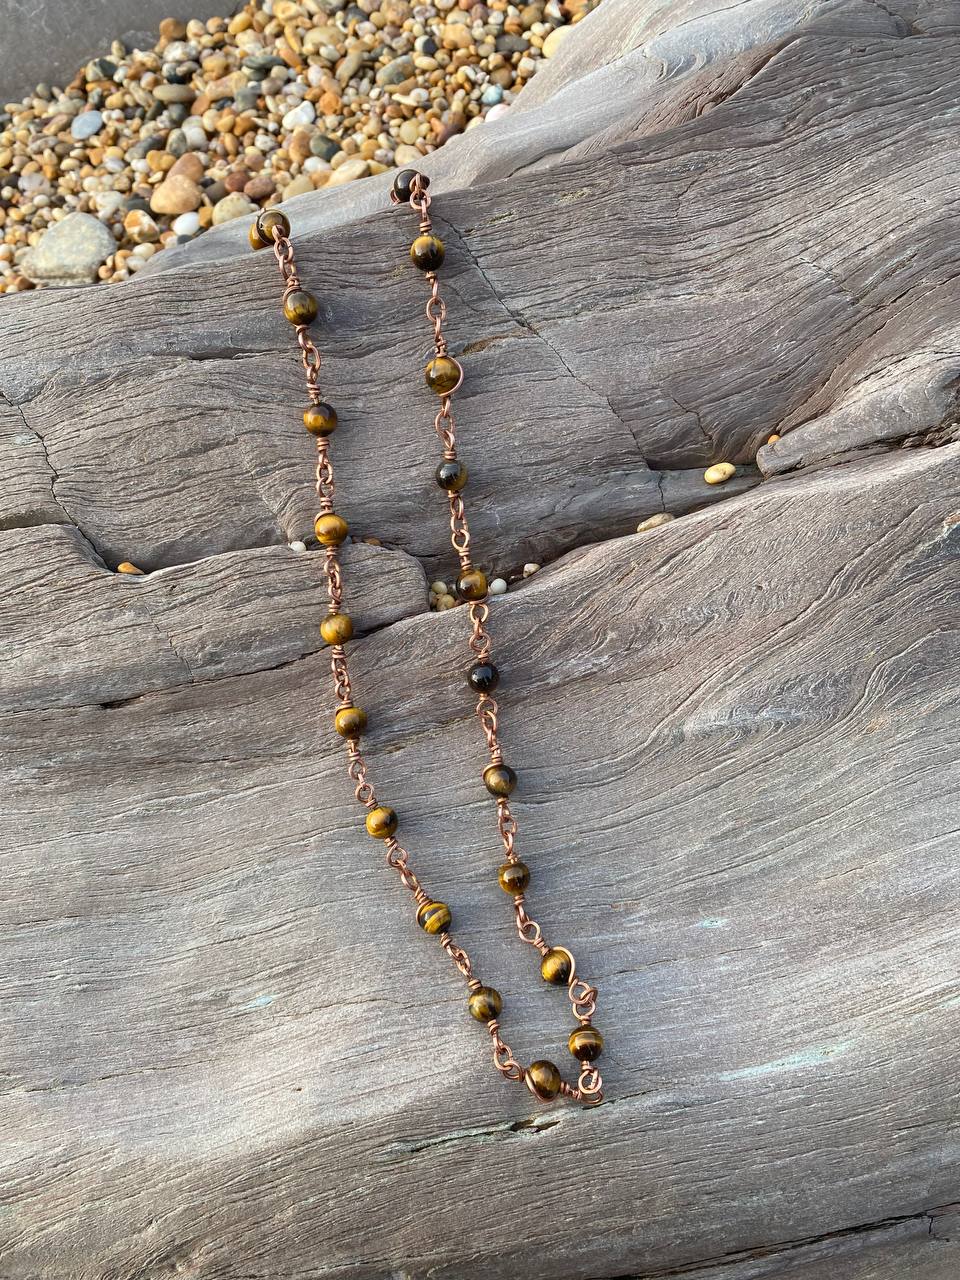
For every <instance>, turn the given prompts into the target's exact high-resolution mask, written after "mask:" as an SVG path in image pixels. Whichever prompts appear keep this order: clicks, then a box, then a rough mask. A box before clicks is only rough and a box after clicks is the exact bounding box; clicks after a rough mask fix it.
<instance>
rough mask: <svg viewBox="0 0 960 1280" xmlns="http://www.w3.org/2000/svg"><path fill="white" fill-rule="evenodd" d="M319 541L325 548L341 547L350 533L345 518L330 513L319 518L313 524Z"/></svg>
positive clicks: (332, 512)
mask: <svg viewBox="0 0 960 1280" xmlns="http://www.w3.org/2000/svg"><path fill="white" fill-rule="evenodd" d="M313 528H314V532H315V533H316V535H317V541H318V542H319V543H322V545H323V546H325V547H339V545H340V543H341V542H342V541H343V540H344V538H345V537H346V536H347V534H348V533H349V531H350V529H349V526H348V524H347V522H346V520H344V518H343V516H338V515H337V514H336V512H334V511H329V512H327V514H326V515H320V516H317V518H316V520H315V521H314V524H313Z"/></svg>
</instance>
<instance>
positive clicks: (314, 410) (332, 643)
mask: <svg viewBox="0 0 960 1280" xmlns="http://www.w3.org/2000/svg"><path fill="white" fill-rule="evenodd" d="M428 183H429V180H428V179H427V178H426V177H424V176H423V175H422V174H419V173H416V172H415V171H413V170H404V171H403V172H401V173H400V174H398V175H397V178H396V180H395V182H394V189H393V193H392V195H391V199H392V201H393V203H394V204H398V205H399V204H409V205H410V207H411V208H412V209H413V211H414V212H415V213H416V214H417V215H418V216H419V235H418V236H417V238H416V239H415V240H414V242H413V244H412V245H411V248H410V256H411V258H412V260H413V262H414V264H415V265H416V266H418V267H419V268H420V269H421V270H422V271H423V272H424V274H425V278H426V280H427V282H428V283H429V285H430V297H429V299H428V301H427V304H426V308H425V310H426V315H427V319H428V320H429V321H430V322H431V324H432V327H433V339H434V356H433V358H432V359H431V360H430V362H429V363H428V365H427V367H426V381H427V385H428V386H429V387H430V388H431V389H432V390H433V391H434V392H435V393H436V394H437V395H438V396H439V398H440V408H439V409H438V411H437V414H436V417H435V419H434V427H435V429H436V432H437V436H438V437H439V440H440V443H441V445H442V446H443V450H442V458H441V462H440V464H439V466H438V467H437V470H436V480H437V484H438V485H439V486H440V488H441V489H442V490H443V491H445V493H446V496H447V499H448V504H449V511H450V541H451V543H452V545H453V549H454V551H455V553H456V555H457V558H458V560H459V564H460V573H459V575H458V578H457V590H458V594H459V595H460V597H461V598H462V599H463V600H464V601H465V602H467V604H468V606H469V616H470V620H471V635H470V638H469V641H468V644H469V648H470V651H471V658H472V663H471V666H470V668H469V671H468V673H467V681H468V684H469V685H470V687H471V688H472V689H473V690H474V692H475V693H477V695H478V696H477V704H476V715H477V718H478V720H479V722H480V727H481V729H482V731H483V735H484V738H485V739H486V744H487V750H488V753H489V757H490V763H489V765H488V766H487V768H486V769H485V770H484V771H483V781H484V785H485V787H486V789H487V791H488V792H489V793H490V794H491V796H492V797H493V799H494V800H495V802H496V808H497V829H498V831H499V834H500V839H501V842H502V844H503V848H504V854H505V858H506V860H505V862H504V863H503V864H502V866H501V867H500V869H499V873H498V878H499V883H500V886H501V888H502V889H503V890H504V891H505V892H506V893H507V894H509V895H510V897H511V898H512V900H513V911H514V918H515V923H516V928H517V933H518V934H519V936H520V938H521V939H522V940H523V941H524V942H526V943H529V944H530V945H531V946H532V947H534V948H535V949H536V951H537V952H538V953H539V955H540V973H541V976H542V977H543V978H544V980H545V981H546V982H549V983H551V984H553V985H557V986H566V988H567V994H568V996H569V999H570V1003H571V1005H572V1008H573V1014H574V1017H575V1019H576V1022H577V1026H576V1027H575V1028H574V1030H573V1031H572V1032H571V1034H570V1037H569V1041H568V1048H569V1050H570V1052H571V1053H572V1054H573V1056H574V1058H576V1060H577V1062H578V1063H579V1066H580V1072H579V1076H578V1079H577V1084H576V1085H575V1086H574V1085H571V1084H568V1083H567V1082H566V1081H565V1080H564V1079H563V1078H562V1076H561V1074H560V1071H559V1069H558V1068H557V1067H556V1066H555V1065H554V1063H552V1062H548V1061H546V1060H544V1059H540V1060H538V1061H536V1062H532V1063H530V1065H529V1066H528V1067H523V1066H521V1064H520V1063H519V1062H518V1061H517V1060H516V1058H514V1056H513V1053H512V1051H511V1049H510V1046H509V1045H508V1044H507V1043H506V1042H505V1041H504V1039H503V1038H502V1036H501V1034H500V1021H499V1019H500V1013H501V1009H502V1004H503V1002H502V998H501V996H500V993H499V992H498V991H497V990H495V988H493V987H488V986H485V985H484V984H483V983H482V982H481V981H480V979H479V978H478V977H477V976H476V975H475V973H474V970H473V965H472V962H471V960H470V957H469V955H468V954H467V952H466V951H465V950H464V948H463V947H460V946H458V945H457V944H456V943H455V942H454V940H453V934H452V932H451V928H450V926H451V921H452V915H451V911H450V908H449V907H448V906H447V905H446V903H443V902H438V901H436V900H435V899H433V898H431V897H430V895H429V894H428V893H427V892H426V890H425V889H424V887H423V885H422V884H421V882H420V879H419V878H418V876H417V874H416V872H415V871H414V870H413V868H412V866H411V865H410V855H409V853H408V852H407V850H406V849H405V848H404V847H403V846H402V845H401V844H400V842H399V841H398V840H397V838H396V835H395V832H396V830H397V827H398V825H399V820H398V818H397V815H396V813H395V812H394V810H393V809H392V808H390V807H388V806H386V805H383V804H381V803H380V802H379V801H378V799H377V796H376V792H375V790H374V787H373V784H372V783H371V782H370V781H369V779H368V776H367V765H366V762H365V760H364V757H363V753H362V752H361V749H360V739H361V736H362V734H363V732H364V731H365V729H366V727H367V717H366V714H365V712H364V711H363V710H362V708H360V707H358V706H357V705H356V704H355V703H354V701H353V689H352V685H351V681H350V672H349V668H348V665H347V655H346V650H345V648H344V645H345V644H346V642H347V641H349V640H350V639H351V638H352V636H353V622H352V620H351V618H350V616H349V614H348V613H346V612H345V611H344V608H343V575H342V572H341V566H340V558H339V551H338V548H339V547H340V545H341V544H342V543H343V541H344V539H345V538H346V536H347V533H348V528H347V522H346V521H345V520H344V519H343V517H342V516H339V515H337V513H336V512H335V511H334V506H333V499H334V492H335V482H334V471H333V462H332V460H331V458H330V436H331V434H332V433H333V431H334V430H335V429H336V426H337V414H336V411H335V409H333V408H332V406H330V405H329V404H326V403H325V402H324V401H323V399H322V398H321V394H320V391H319V388H318V386H317V383H318V379H319V374H320V367H321V363H322V361H321V356H320V352H319V350H318V348H317V346H316V344H315V343H314V341H313V339H312V337H311V336H310V329H309V326H310V323H311V321H313V320H314V319H315V317H316V314H317V301H316V299H315V298H314V296H313V295H312V294H310V293H308V292H306V290H304V289H303V286H302V285H301V282H300V278H299V275H298V273H297V267H296V259H295V256H294V249H293V244H292V242H291V239H290V224H289V222H288V220H287V218H286V217H285V215H284V214H282V213H281V212H280V211H279V210H277V209H270V210H267V211H266V212H264V213H262V214H260V215H259V217H258V218H257V220H256V222H255V223H254V225H253V226H252V228H251V230H250V242H251V244H252V246H253V248H255V249H260V248H265V247H267V246H270V245H272V246H273V251H274V255H275V257H276V260H277V266H278V268H279V271H280V275H281V278H282V280H283V295H282V305H283V311H284V315H285V316H286V317H287V319H288V320H289V321H290V323H291V324H292V325H293V326H294V329H295V332H296V336H297V344H298V346H299V348H300V358H301V363H302V364H303V368H304V372H305V374H306V382H307V392H308V395H309V397H310V404H309V405H308V406H307V408H306V409H305V410H304V414H303V419H304V425H305V426H306V428H307V430H308V431H309V432H310V433H311V434H313V435H314V436H315V437H316V442H317V466H316V490H317V497H318V499H319V507H320V510H319V512H318V514H317V518H316V521H315V524H314V530H315V533H316V536H317V540H318V541H319V543H320V544H321V545H322V546H323V548H324V567H325V574H326V582H327V598H328V602H329V608H328V612H327V615H326V617H325V618H323V620H322V621H321V623H320V634H321V637H322V639H323V640H324V641H325V642H326V643H327V644H328V645H329V647H330V668H331V672H332V674H333V681H334V691H335V695H336V711H335V713H334V727H335V728H336V730H337V732H338V733H339V734H340V735H341V737H342V738H344V740H345V744H346V751H347V759H348V761H349V768H348V772H349V775H350V778H351V780H352V781H353V783H354V794H355V795H356V798H357V800H358V801H359V802H360V804H361V805H363V806H364V808H365V809H366V810H367V814H366V829H367V831H368V833H369V834H370V835H371V836H373V837H374V838H375V839H380V840H382V841H383V843H384V846H385V848H386V851H387V852H386V861H387V865H388V866H390V867H392V868H393V869H394V871H396V872H397V873H398V875H399V877H400V880H401V882H402V883H403V885H404V887H405V888H406V889H407V890H409V892H410V893H412V895H413V898H414V902H415V903H416V908H417V910H416V918H417V923H418V924H419V926H420V928H421V929H423V930H424V932H426V933H428V934H433V935H436V936H437V938H438V940H439V943H440V946H441V947H442V948H443V950H444V951H445V952H446V953H447V955H448V956H449V957H450V959H451V960H452V961H453V963H454V965H456V967H457V969H458V970H459V972H460V973H461V974H462V975H463V977H464V978H465V979H466V981H467V987H468V992H469V994H468V996H467V1007H468V1010H469V1012H470V1014H471V1016H472V1017H473V1018H475V1019H476V1020H477V1021H478V1022H482V1023H484V1025H485V1026H486V1029H487V1031H488V1033H489V1035H490V1038H491V1041H492V1046H493V1063H494V1066H495V1067H496V1068H497V1070H498V1071H499V1072H500V1073H501V1075H503V1076H504V1077H506V1079H508V1080H514V1081H517V1082H521V1083H523V1084H525V1085H526V1087H527V1088H528V1089H529V1090H530V1092H531V1093H532V1094H533V1096H534V1097H535V1098H537V1099H538V1100H539V1101H541V1102H550V1101H553V1099H555V1098H557V1097H558V1096H563V1097H566V1098H568V1099H570V1100H571V1101H574V1102H581V1103H584V1104H587V1105H595V1104H596V1103H599V1102H601V1101H602V1100H603V1084H602V1080H601V1077H600V1072H599V1070H598V1069H597V1067H596V1066H595V1065H594V1063H595V1060H596V1058H597V1057H599V1055H600V1052H601V1050H602V1048H603V1038H602V1037H601V1035H600V1033H599V1031H597V1030H596V1028H595V1027H594V1026H593V1023H592V1019H593V1015H594V1012H595V1010H596V1002H597V989H596V988H595V987H593V986H591V985H590V984H589V983H587V982H586V981H584V979H582V978H580V977H579V976H578V975H577V971H576V961H575V960H574V957H573V954H572V953H571V952H570V951H569V950H568V949H567V948H566V947H560V946H550V945H549V944H548V943H547V942H546V940H545V939H544V937H543V931H542V929H541V927H540V925H539V924H538V923H537V921H536V920H534V919H533V917H532V916H530V915H529V913H528V912H527V909H526V899H525V890H526V888H527V885H528V883H529V879H530V872H529V868H528V867H527V865H526V864H525V863H524V862H522V861H521V860H520V858H519V857H518V855H517V852H516V847H515V846H516V836H517V821H516V818H515V817H514V816H513V813H512V811H511V809H510V803H509V796H510V794H511V793H512V791H513V789H514V787H515V785H516V781H517V778H516V774H515V773H514V771H513V770H512V769H511V768H510V767H509V766H508V765H507V764H505V763H504V758H503V749H502V747H501V745H500V738H499V732H498V705H497V702H496V699H495V698H493V697H492V693H493V691H494V689H496V688H497V686H498V684H499V672H498V671H497V668H496V667H495V666H494V665H493V663H492V661H491V652H492V644H491V640H490V636H489V633H488V631H487V622H488V619H489V615H490V608H489V604H488V603H487V580H486V576H485V575H484V573H483V572H482V571H481V570H480V569H478V568H476V567H475V566H474V564H473V560H472V557H471V554H470V529H469V525H468V522H467V516H466V510H465V507H464V502H463V496H462V490H463V488H464V486H465V484H466V482H467V471H466V468H465V467H464V465H463V463H462V462H461V461H460V460H459V458H458V456H457V448H456V424H455V420H454V415H453V396H454V394H455V393H456V391H457V390H458V389H459V387H460V386H461V384H462V382H463V368H462V366H461V364H460V362H459V361H458V360H456V359H454V358H453V357H452V356H451V355H450V354H449V352H448V348H447V341H446V338H445V337H444V334H443V323H444V320H445V319H446V314H447V308H446V303H445V302H444V301H443V299H442V298H441V296H440V282H439V277H438V275H437V271H438V269H439V267H440V266H441V265H442V263H443V258H444V246H443V243H442V241H441V240H440V239H439V237H438V236H436V235H435V234H434V232H433V226H432V223H431V219H430V212H429V210H430V203H431V199H430V196H429V195H428V193H427V186H428Z"/></svg>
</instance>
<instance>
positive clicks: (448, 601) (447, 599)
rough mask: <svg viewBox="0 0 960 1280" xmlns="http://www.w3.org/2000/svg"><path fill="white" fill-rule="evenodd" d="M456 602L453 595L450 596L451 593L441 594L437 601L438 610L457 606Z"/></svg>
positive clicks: (441, 610)
mask: <svg viewBox="0 0 960 1280" xmlns="http://www.w3.org/2000/svg"><path fill="white" fill-rule="evenodd" d="M456 603H457V602H456V600H455V599H454V597H453V596H450V595H446V596H441V597H440V599H439V600H438V601H437V610H438V612H440V613H442V612H443V611H444V610H445V609H453V608H455V607H456Z"/></svg>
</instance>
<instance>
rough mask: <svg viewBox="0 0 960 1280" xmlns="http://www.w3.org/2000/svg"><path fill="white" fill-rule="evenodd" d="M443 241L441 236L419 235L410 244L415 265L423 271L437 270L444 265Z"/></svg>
mask: <svg viewBox="0 0 960 1280" xmlns="http://www.w3.org/2000/svg"><path fill="white" fill-rule="evenodd" d="M443 255H444V249H443V241H442V240H441V239H440V237H439V236H434V235H425V236H417V238H416V240H414V242H413V244H412V245H411V246H410V257H411V258H412V259H413V265H414V266H415V267H419V268H420V270H421V271H436V270H437V268H438V267H441V266H442V265H443Z"/></svg>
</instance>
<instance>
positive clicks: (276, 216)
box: [250, 209, 290, 249]
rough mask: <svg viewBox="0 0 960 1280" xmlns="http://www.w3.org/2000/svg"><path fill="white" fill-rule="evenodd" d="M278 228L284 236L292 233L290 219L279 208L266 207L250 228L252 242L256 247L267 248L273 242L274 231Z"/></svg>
mask: <svg viewBox="0 0 960 1280" xmlns="http://www.w3.org/2000/svg"><path fill="white" fill-rule="evenodd" d="M275 227H276V228H278V229H279V231H280V234H281V235H282V236H288V235H289V234H290V221H289V219H288V218H287V215H286V214H285V213H281V212H280V210H279V209H265V210H264V212H263V213H261V214H260V215H259V216H258V217H257V219H256V221H255V222H254V224H253V226H252V227H251V228H250V244H251V246H252V247H253V248H254V249H266V248H267V246H268V245H271V244H273V242H274V241H273V231H274V228H275Z"/></svg>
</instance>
